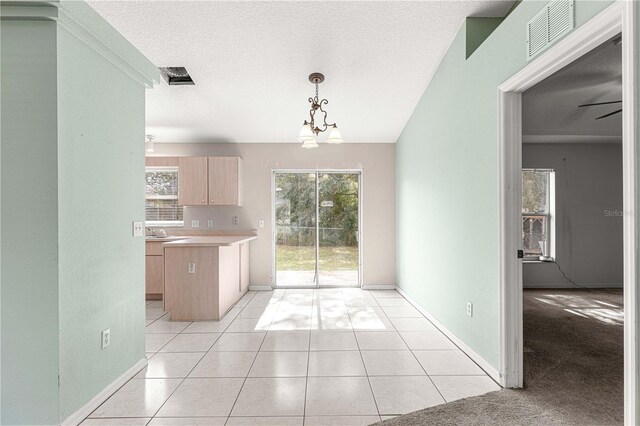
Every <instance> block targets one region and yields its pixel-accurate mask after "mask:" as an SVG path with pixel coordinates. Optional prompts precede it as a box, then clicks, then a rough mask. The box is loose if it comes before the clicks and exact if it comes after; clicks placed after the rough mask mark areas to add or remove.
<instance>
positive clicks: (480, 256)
mask: <svg viewBox="0 0 640 426" xmlns="http://www.w3.org/2000/svg"><path fill="white" fill-rule="evenodd" d="M546 3H547V2H546V1H543V2H541V1H534V0H528V1H527V0H525V1H523V2H522V3H521V4H519V5H518V7H517V8H515V9H514V10H513V11H512V12H511V14H510V15H509V16H508V17H507V18H506V19H505V20H504V22H503V23H502V25H500V26H499V27H498V28H497V29H496V30H495V31H494V32H493V33H492V34H491V35H490V36H489V37H488V38H487V40H485V42H484V43H483V44H482V45H481V46H480V47H479V48H478V49H477V50H476V51H475V52H474V54H473V55H472V56H471V57H470V58H469V59H468V60H466V59H465V53H466V49H465V39H466V34H465V28H464V26H463V27H462V28H461V30H460V31H459V33H458V34H457V36H456V38H455V40H454V41H453V43H452V45H451V46H450V48H449V50H448V51H447V53H446V55H445V57H444V59H443V61H442V63H441V64H440V66H439V68H438V70H437V72H436V74H435V75H434V77H433V79H432V81H431V82H430V84H429V85H428V87H427V89H426V90H425V92H424V94H423V96H422V98H421V100H420V101H419V103H418V105H417V107H416V109H415V111H414V112H413V114H412V116H411V118H410V120H409V122H408V123H407V125H406V127H405V129H404V130H403V132H402V134H401V136H400V138H399V139H398V141H397V147H396V150H397V151H396V170H397V178H396V185H397V212H396V218H397V253H398V254H397V265H398V285H399V287H400V288H402V289H403V290H404V291H405V292H406V293H407V294H408V295H409V296H410V297H412V298H413V299H414V300H416V301H417V302H418V303H419V304H420V305H421V306H422V307H423V308H424V309H425V310H427V311H428V312H430V313H431V314H432V315H433V316H434V317H436V318H437V319H438V320H439V321H440V322H441V323H442V324H443V325H444V326H445V327H447V328H448V329H449V330H450V331H452V332H453V333H454V334H455V335H456V336H457V337H459V338H460V339H461V340H462V341H464V342H465V343H466V344H467V345H468V346H469V347H470V348H471V349H473V350H474V351H475V352H476V353H478V354H479V355H480V356H481V357H483V358H484V359H485V360H486V361H487V362H488V363H490V364H491V365H492V366H493V367H495V368H496V369H497V368H498V367H499V351H500V342H499V325H500V311H499V309H500V306H499V304H500V286H499V245H498V235H499V228H498V225H499V223H498V217H499V204H498V135H497V122H498V118H497V117H498V115H497V88H498V86H499V85H500V84H501V83H502V82H503V81H505V80H506V79H508V78H509V77H511V76H512V75H513V74H515V73H516V72H517V71H518V70H520V69H522V68H523V67H524V66H525V65H526V64H527V61H526V57H525V46H526V38H525V36H526V32H525V24H526V22H527V21H529V20H530V19H531V18H532V17H533V16H534V15H535V14H536V13H537V12H538V11H539V10H540V9H541V8H542V7H543V6H544V5H545V4H546ZM609 4H610V2H607V1H577V2H576V5H575V18H576V26H580V25H582V24H583V23H584V22H586V21H587V20H588V19H589V18H591V17H593V16H594V15H595V14H597V13H598V12H600V11H601V10H603V9H604V8H605V7H606V6H608V5H609ZM467 301H471V302H473V304H474V315H473V318H469V317H468V316H467V315H466V303H467Z"/></svg>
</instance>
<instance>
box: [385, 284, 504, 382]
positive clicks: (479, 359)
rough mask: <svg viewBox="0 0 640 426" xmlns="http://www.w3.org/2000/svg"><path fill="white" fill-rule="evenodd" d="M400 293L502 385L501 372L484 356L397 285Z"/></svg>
mask: <svg viewBox="0 0 640 426" xmlns="http://www.w3.org/2000/svg"><path fill="white" fill-rule="evenodd" d="M396 290H397V291H398V293H400V294H401V295H402V297H404V298H405V299H407V301H408V302H409V303H411V304H412V305H413V306H414V307H415V308H416V309H417V310H418V311H420V313H421V314H422V315H424V316H425V317H426V318H427V319H428V320H429V321H431V322H432V323H433V325H435V326H436V328H437V329H438V330H440V331H441V332H442V333H443V334H444V335H445V336H447V337H448V338H449V340H451V341H452V342H453V344H454V345H456V346H457V347H458V348H459V349H460V350H461V351H462V352H464V353H465V354H467V356H468V357H469V358H471V359H472V360H473V361H474V362H475V363H476V364H478V366H479V367H480V368H482V369H483V370H484V372H485V373H487V374H488V375H489V377H491V378H492V379H493V380H494V381H495V382H496V383H497V384H498V385H500V383H501V380H500V373H499V372H498V370H496V369H495V368H494V367H493V366H492V365H491V364H489V363H488V362H487V361H486V360H485V359H484V358H482V357H481V356H480V355H478V354H477V353H476V352H475V351H474V350H473V349H471V348H470V347H469V346H467V345H466V343H464V342H463V341H462V340H460V339H459V338H458V337H457V336H456V335H455V334H453V333H452V332H451V331H449V329H448V328H447V327H445V326H444V325H442V324H441V323H440V321H438V320H437V319H435V318H434V317H433V315H431V314H430V313H429V312H427V311H425V310H424V309H423V308H422V306H420V305H419V304H418V302H416V301H415V300H413V299H412V298H411V297H409V296H408V295H407V293H405V292H404V291H402V289H401V288H400V287H396Z"/></svg>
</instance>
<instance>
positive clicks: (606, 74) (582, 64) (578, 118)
mask: <svg viewBox="0 0 640 426" xmlns="http://www.w3.org/2000/svg"><path fill="white" fill-rule="evenodd" d="M614 38H615V37H614ZM621 99H622V45H620V44H618V45H615V44H614V43H613V41H612V40H609V41H608V42H606V43H604V44H602V45H601V46H599V47H597V48H596V49H594V50H592V51H591V52H589V53H587V54H586V55H584V56H583V57H581V58H580V59H578V60H577V61H575V62H573V63H572V64H570V65H568V66H567V67H565V68H563V69H561V70H560V71H558V72H557V73H555V74H553V75H552V76H551V77H549V78H547V79H545V80H544V81H542V82H541V83H539V84H537V85H536V86H534V87H532V88H531V89H529V90H528V91H526V92H525V93H524V94H523V96H522V114H523V121H522V127H523V134H524V138H523V140H524V142H554V141H555V142H621V141H622V114H616V115H613V116H611V117H607V118H603V119H601V120H595V118H597V117H600V116H602V115H605V114H608V113H610V112H613V111H616V110H618V109H620V108H622V104H612V105H600V106H593V107H586V108H578V105H582V104H588V103H596V102H608V101H619V100H621Z"/></svg>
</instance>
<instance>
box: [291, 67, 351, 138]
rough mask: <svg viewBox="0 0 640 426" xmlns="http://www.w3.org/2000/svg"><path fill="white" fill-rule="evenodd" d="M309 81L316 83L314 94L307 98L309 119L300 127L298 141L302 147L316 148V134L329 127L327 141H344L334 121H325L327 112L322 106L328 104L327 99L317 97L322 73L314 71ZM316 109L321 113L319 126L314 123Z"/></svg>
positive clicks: (322, 78) (322, 77) (322, 79)
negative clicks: (309, 105)
mask: <svg viewBox="0 0 640 426" xmlns="http://www.w3.org/2000/svg"><path fill="white" fill-rule="evenodd" d="M309 81H310V82H311V83H313V84H315V85H316V96H314V97H312V98H309V103H310V104H311V110H309V117H310V121H307V120H305V121H304V124H303V125H302V129H300V136H298V142H302V148H317V147H318V142H317V141H316V136H318V135H319V134H320V133H322V132H324V131H326V130H327V129H331V131H330V132H329V138H328V139H327V143H333V144H338V143H342V142H344V141H343V140H342V135H341V134H340V130H338V126H337V125H336V123H332V124H329V123H327V112H326V111H325V110H324V109H323V108H322V106H323V105H326V104H328V103H329V101H328V100H326V99H322V100H320V98H319V97H318V85H319V84H320V83H322V82H323V81H324V75H322V74H320V73H319V72H314V73H313V74H311V75H310V76H309ZM318 111H320V112H321V113H322V114H323V116H322V123H319V126H318V125H317V124H316V113H317V112H318Z"/></svg>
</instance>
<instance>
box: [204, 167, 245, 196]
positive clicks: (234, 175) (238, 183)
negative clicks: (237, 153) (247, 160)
mask: <svg viewBox="0 0 640 426" xmlns="http://www.w3.org/2000/svg"><path fill="white" fill-rule="evenodd" d="M209 205H210V206H241V205H242V159H241V158H238V157H209Z"/></svg>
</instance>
